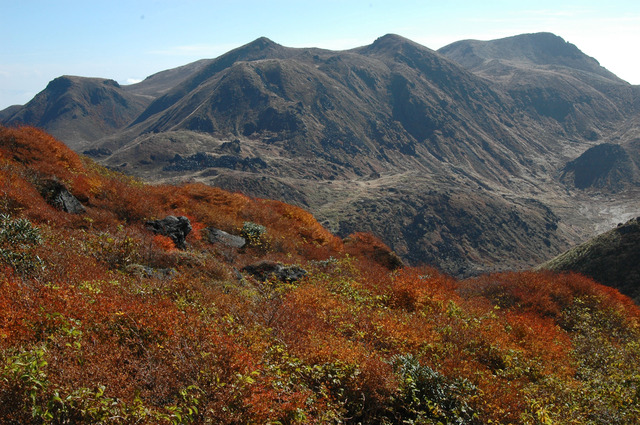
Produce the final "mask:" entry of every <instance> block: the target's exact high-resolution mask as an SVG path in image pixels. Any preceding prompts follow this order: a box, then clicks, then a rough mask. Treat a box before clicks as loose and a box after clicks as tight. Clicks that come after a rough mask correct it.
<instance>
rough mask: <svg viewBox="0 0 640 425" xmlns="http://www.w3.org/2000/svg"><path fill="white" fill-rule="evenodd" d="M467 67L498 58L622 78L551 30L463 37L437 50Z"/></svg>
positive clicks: (482, 65) (616, 79)
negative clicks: (488, 37) (491, 37)
mask: <svg viewBox="0 0 640 425" xmlns="http://www.w3.org/2000/svg"><path fill="white" fill-rule="evenodd" d="M438 52H439V53H442V54H443V55H445V56H447V57H448V58H449V59H453V60H455V61H456V62H458V63H459V64H461V65H462V66H464V67H465V68H468V69H471V70H478V69H480V68H483V67H484V66H485V65H487V64H492V63H495V62H494V61H499V62H502V63H505V64H506V63H508V64H509V65H510V66H513V65H516V66H519V67H527V68H528V67H531V66H534V67H540V66H541V67H549V66H551V67H558V66H560V67H565V68H567V69H574V70H579V71H582V72H588V73H590V74H595V75H599V76H600V77H605V78H607V79H610V80H613V81H616V82H621V81H622V80H620V79H619V78H618V77H616V76H615V75H614V74H612V73H611V72H609V71H608V70H606V69H605V68H603V67H601V66H600V64H599V63H598V61H597V60H595V59H594V58H592V57H590V56H588V55H586V54H584V53H583V52H582V51H581V50H580V49H578V47H576V46H575V45H574V44H572V43H569V42H568V41H565V40H564V39H563V38H562V37H560V36H557V35H555V34H552V33H549V32H539V33H531V34H520V35H515V36H512V37H506V38H501V39H497V40H489V41H480V40H462V41H457V42H455V43H452V44H449V45H447V46H444V47H442V48H441V49H439V50H438Z"/></svg>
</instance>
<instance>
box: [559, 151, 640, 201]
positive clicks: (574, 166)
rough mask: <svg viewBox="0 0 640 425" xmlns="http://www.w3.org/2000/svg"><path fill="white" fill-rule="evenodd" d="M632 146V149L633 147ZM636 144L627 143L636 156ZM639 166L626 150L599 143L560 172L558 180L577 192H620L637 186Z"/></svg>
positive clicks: (639, 177) (639, 181) (639, 178)
mask: <svg viewBox="0 0 640 425" xmlns="http://www.w3.org/2000/svg"><path fill="white" fill-rule="evenodd" d="M634 145H635V146H634ZM637 145H638V143H634V144H629V147H630V148H632V149H633V148H634V147H635V149H634V151H635V152H636V153H637V147H638V146H637ZM638 165H639V164H638V163H637V162H636V161H635V160H634V158H633V156H632V155H630V154H629V152H628V151H627V149H625V147H623V146H620V145H615V144H611V143H602V144H600V145H597V146H594V147H592V148H590V149H588V150H587V151H586V152H585V153H583V154H582V155H580V156H579V157H578V158H576V159H574V160H573V161H571V162H569V163H568V164H567V165H566V166H565V167H564V168H563V170H562V175H561V177H560V178H561V180H562V181H564V182H565V183H566V184H568V185H570V186H572V187H575V188H577V189H605V190H608V191H612V192H617V191H620V190H622V189H624V188H626V187H628V186H629V185H638V184H640V171H639V169H638V168H639V167H638Z"/></svg>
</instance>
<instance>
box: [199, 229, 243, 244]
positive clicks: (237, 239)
mask: <svg viewBox="0 0 640 425" xmlns="http://www.w3.org/2000/svg"><path fill="white" fill-rule="evenodd" d="M202 233H203V235H204V236H205V237H206V238H207V240H208V241H209V242H210V243H212V244H221V245H225V246H228V247H231V248H242V247H243V246H245V245H246V243H247V241H246V240H245V238H243V237H241V236H235V235H232V234H229V233H227V232H225V231H223V230H220V229H216V228H215V227H207V228H206V229H204V230H203V231H202Z"/></svg>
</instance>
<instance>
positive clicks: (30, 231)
mask: <svg viewBox="0 0 640 425" xmlns="http://www.w3.org/2000/svg"><path fill="white" fill-rule="evenodd" d="M41 243H42V238H41V237H40V229H38V228H37V227H34V226H33V225H32V224H31V222H30V221H29V220H27V219H25V218H18V219H14V218H12V217H11V216H9V215H7V214H0V261H1V262H3V263H4V264H6V265H8V266H11V267H12V268H13V269H15V270H16V271H17V272H18V273H22V274H28V273H32V272H34V271H36V270H38V269H42V268H43V262H42V260H41V259H40V257H38V256H37V255H35V254H34V253H33V250H34V248H35V247H36V246H37V245H40V244H41Z"/></svg>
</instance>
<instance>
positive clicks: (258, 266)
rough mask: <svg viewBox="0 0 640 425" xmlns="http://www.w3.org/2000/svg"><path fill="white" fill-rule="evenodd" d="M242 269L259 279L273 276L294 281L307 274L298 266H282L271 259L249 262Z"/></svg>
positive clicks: (283, 280) (264, 279)
mask: <svg viewBox="0 0 640 425" xmlns="http://www.w3.org/2000/svg"><path fill="white" fill-rule="evenodd" d="M242 271H244V272H247V273H249V274H250V275H252V276H253V277H255V278H256V279H258V280H260V281H266V280H268V279H269V278H271V277H275V278H276V279H278V280H280V281H282V282H295V281H297V280H300V279H302V278H303V277H304V276H305V275H306V274H307V271H306V270H305V269H303V268H302V267H300V266H296V265H292V266H283V265H282V264H278V263H276V262H273V261H259V262H257V263H254V264H249V265H248V266H245V267H244V268H243V269H242Z"/></svg>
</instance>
